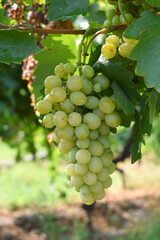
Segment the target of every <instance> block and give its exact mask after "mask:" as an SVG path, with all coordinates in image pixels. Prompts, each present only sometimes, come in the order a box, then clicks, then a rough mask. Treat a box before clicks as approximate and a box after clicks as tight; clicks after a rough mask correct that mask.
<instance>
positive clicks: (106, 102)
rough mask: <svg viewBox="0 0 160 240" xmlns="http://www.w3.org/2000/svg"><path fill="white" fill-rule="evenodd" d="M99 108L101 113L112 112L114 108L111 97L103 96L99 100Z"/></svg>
mask: <svg viewBox="0 0 160 240" xmlns="http://www.w3.org/2000/svg"><path fill="white" fill-rule="evenodd" d="M99 109H100V110H101V111H102V112H103V113H112V112H113V111H114V109H115V103H114V101H113V100H112V99H111V98H109V97H103V98H101V100H100V101H99Z"/></svg>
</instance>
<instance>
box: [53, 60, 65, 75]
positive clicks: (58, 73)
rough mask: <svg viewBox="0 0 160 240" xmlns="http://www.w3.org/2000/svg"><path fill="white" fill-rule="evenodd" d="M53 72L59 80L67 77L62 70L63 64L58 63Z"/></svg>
mask: <svg viewBox="0 0 160 240" xmlns="http://www.w3.org/2000/svg"><path fill="white" fill-rule="evenodd" d="M54 72H55V74H56V75H57V76H58V77H60V78H65V77H66V76H67V73H66V72H65V70H64V64H63V63H60V64H59V65H57V66H56V67H55V70H54Z"/></svg>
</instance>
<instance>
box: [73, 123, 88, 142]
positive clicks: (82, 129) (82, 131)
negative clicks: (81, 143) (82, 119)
mask: <svg viewBox="0 0 160 240" xmlns="http://www.w3.org/2000/svg"><path fill="white" fill-rule="evenodd" d="M75 135H76V136H77V138H79V139H86V138H87V137H88V135H89V128H88V127H87V125H86V124H83V123H81V124H80V125H79V126H78V127H76V128H75Z"/></svg>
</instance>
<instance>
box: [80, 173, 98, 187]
mask: <svg viewBox="0 0 160 240" xmlns="http://www.w3.org/2000/svg"><path fill="white" fill-rule="evenodd" d="M83 180H84V182H85V183H86V184H88V185H89V186H90V185H93V184H95V183H96V182H97V175H96V174H95V173H92V172H90V171H88V172H87V173H86V174H85V175H84V177H83Z"/></svg>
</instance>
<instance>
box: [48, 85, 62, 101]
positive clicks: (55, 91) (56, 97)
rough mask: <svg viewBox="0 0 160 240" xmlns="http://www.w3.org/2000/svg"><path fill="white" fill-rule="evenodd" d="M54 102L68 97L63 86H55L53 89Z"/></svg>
mask: <svg viewBox="0 0 160 240" xmlns="http://www.w3.org/2000/svg"><path fill="white" fill-rule="evenodd" d="M51 96H52V99H53V101H54V102H63V101H64V100H65V98H66V90H65V89H64V88H63V87H55V88H53V89H52V91H51Z"/></svg>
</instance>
